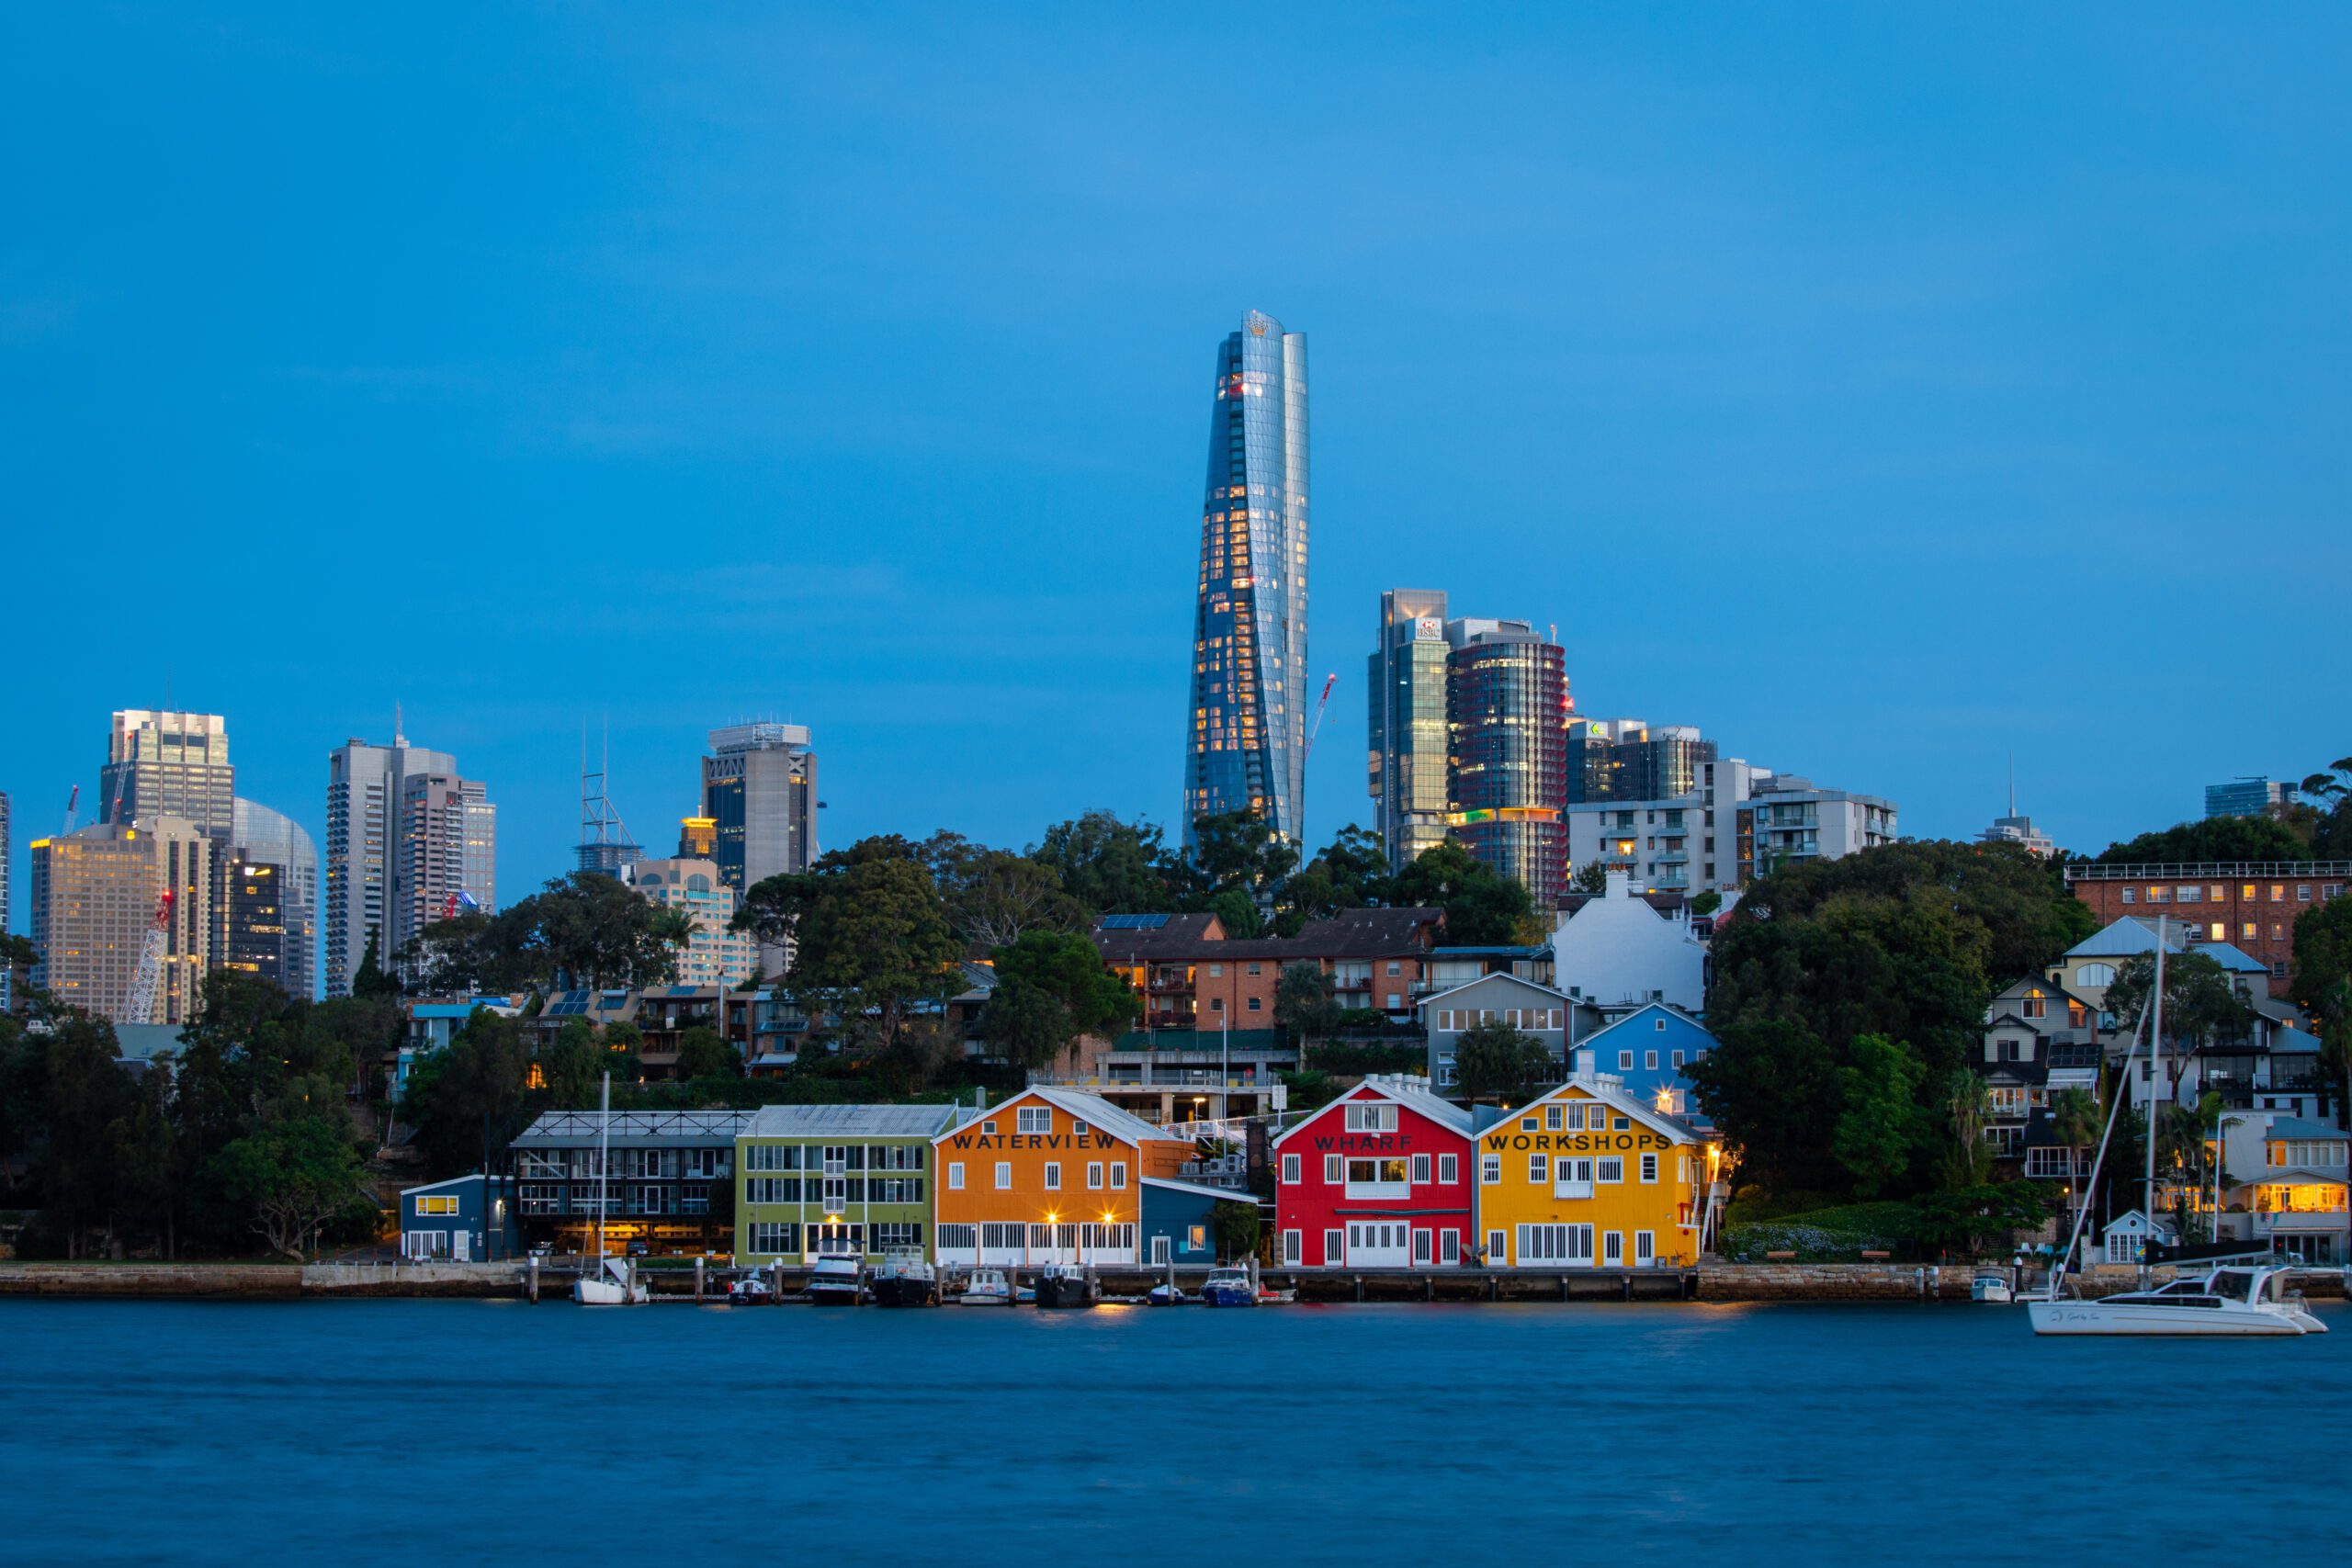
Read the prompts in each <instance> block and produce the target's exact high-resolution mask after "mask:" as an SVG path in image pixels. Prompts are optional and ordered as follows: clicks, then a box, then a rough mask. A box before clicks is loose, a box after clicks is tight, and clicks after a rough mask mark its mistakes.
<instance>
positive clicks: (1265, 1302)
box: [1258, 1286, 1298, 1307]
mask: <svg viewBox="0 0 2352 1568" xmlns="http://www.w3.org/2000/svg"><path fill="white" fill-rule="evenodd" d="M1296 1300H1298V1290H1297V1287H1295V1286H1293V1287H1292V1288H1291V1289H1289V1290H1287V1291H1270V1290H1267V1289H1265V1288H1264V1287H1262V1286H1261V1287H1260V1288H1259V1291H1258V1304H1259V1305H1260V1306H1269V1307H1271V1306H1288V1305H1290V1304H1291V1303H1293V1302H1295V1301H1296Z"/></svg>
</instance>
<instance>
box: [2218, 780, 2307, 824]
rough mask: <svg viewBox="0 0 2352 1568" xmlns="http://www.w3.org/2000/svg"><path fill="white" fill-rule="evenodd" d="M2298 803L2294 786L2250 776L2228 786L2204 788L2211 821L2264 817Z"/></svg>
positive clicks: (2219, 785)
mask: <svg viewBox="0 0 2352 1568" xmlns="http://www.w3.org/2000/svg"><path fill="white" fill-rule="evenodd" d="M2294 800H2295V786H2294V785H2292V784H2281V783H2279V782H2278V780H2276V779H2267V778H2264V777H2262V776H2261V775H2260V774H2258V773H2256V774H2249V775H2247V776H2245V777H2241V778H2236V779H2233V780H2231V781H2230V782H2229V783H2228V784H2207V785H2206V786H2205V815H2206V816H2207V817H2209V818H2211V817H2263V816H2267V815H2268V814H2269V811H2270V808H2271V807H2274V806H2290V805H2292V804H2293V803H2294Z"/></svg>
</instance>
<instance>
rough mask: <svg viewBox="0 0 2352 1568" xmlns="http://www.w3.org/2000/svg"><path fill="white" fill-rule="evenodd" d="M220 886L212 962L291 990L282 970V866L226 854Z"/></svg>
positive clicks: (284, 924) (283, 966)
mask: <svg viewBox="0 0 2352 1568" xmlns="http://www.w3.org/2000/svg"><path fill="white" fill-rule="evenodd" d="M226 866H227V874H226V875H225V876H223V877H222V879H221V882H222V886H224V887H225V889H226V891H227V898H226V904H227V909H226V913H227V917H228V918H227V920H226V921H225V931H226V936H225V938H224V940H223V942H222V943H221V946H220V952H219V953H218V954H216V962H217V963H218V964H219V965H220V967H221V968H223V969H237V970H242V971H243V973H245V974H248V975H254V976H259V977H260V978H262V979H265V980H267V981H268V982H269V983H270V984H272V985H274V986H276V987H278V989H280V990H282V991H285V992H286V993H287V994H288V995H289V996H291V995H293V994H294V987H293V985H292V983H291V982H290V981H289V979H288V976H287V973H286V956H287V954H286V903H285V894H286V884H287V876H286V874H285V871H284V869H283V868H282V867H279V866H275V865H271V864H269V863H267V862H266V861H254V860H246V859H244V858H243V857H242V856H239V855H234V854H232V855H230V856H229V857H228V859H227V861H226Z"/></svg>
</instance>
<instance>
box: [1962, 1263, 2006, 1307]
mask: <svg viewBox="0 0 2352 1568" xmlns="http://www.w3.org/2000/svg"><path fill="white" fill-rule="evenodd" d="M1968 1299H1969V1300H1970V1301H1972V1302H1988V1303H1993V1304H1995V1305H2001V1306H2006V1305H2007V1304H2008V1303H2010V1302H2012V1301H2015V1300H2016V1299H2017V1296H2016V1293H2015V1292H2012V1291H2011V1290H2010V1289H2009V1277H2008V1276H2007V1275H2006V1274H2003V1273H2000V1272H1998V1271H1996V1270H1995V1269H1984V1270H1982V1271H1980V1272H1979V1273H1978V1274H1977V1276H1976V1278H1974V1279H1973V1280H1970V1281H1969V1282H1968Z"/></svg>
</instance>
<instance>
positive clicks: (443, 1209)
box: [416, 1198, 458, 1214]
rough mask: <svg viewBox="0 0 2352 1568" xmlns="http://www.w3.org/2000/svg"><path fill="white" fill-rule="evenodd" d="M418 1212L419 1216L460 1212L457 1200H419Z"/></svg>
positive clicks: (417, 1203) (417, 1202)
mask: <svg viewBox="0 0 2352 1568" xmlns="http://www.w3.org/2000/svg"><path fill="white" fill-rule="evenodd" d="M416 1212H417V1213H419V1214H454V1213H457V1212H458V1201H457V1200H456V1199H455V1198H419V1199H418V1200H417V1201H416Z"/></svg>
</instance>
